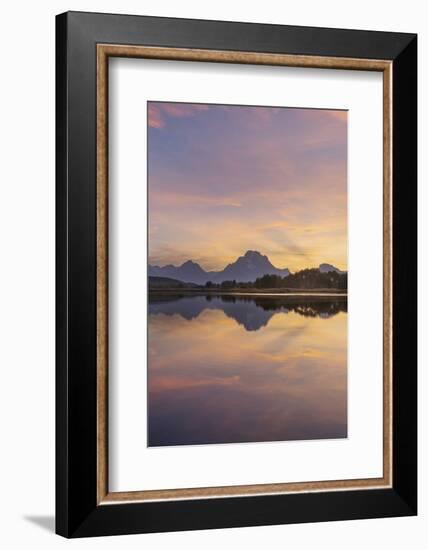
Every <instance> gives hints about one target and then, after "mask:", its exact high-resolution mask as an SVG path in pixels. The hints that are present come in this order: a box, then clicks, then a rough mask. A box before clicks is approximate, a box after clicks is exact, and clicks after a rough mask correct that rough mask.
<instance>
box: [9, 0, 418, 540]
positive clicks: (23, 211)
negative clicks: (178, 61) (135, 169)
mask: <svg viewBox="0 0 428 550" xmlns="http://www.w3.org/2000/svg"><path fill="white" fill-rule="evenodd" d="M423 7H424V6H423V3H422V2H420V1H419V0H408V1H407V2H406V3H405V4H403V3H402V2H393V1H391V0H389V1H388V0H379V1H378V2H372V1H368V0H367V1H363V0H360V1H359V2H354V3H344V2H343V1H342V0H334V1H329V2H319V1H317V0H307V1H306V2H303V3H287V4H285V3H281V2H276V1H275V0H265V1H264V2H262V3H260V2H259V3H255V2H254V3H249V2H248V0H247V1H244V0H242V1H235V2H230V0H228V1H220V0H218V1H217V2H215V3H208V2H205V3H202V2H198V1H196V0H195V1H186V0H182V1H181V2H176V1H175V0H171V1H166V0H157V1H149V0H146V1H145V2H144V3H142V2H137V1H129V0H122V1H121V2H118V1H109V0H102V1H90V2H77V1H75V0H68V1H67V2H65V1H63V0H58V1H56V2H43V1H42V0H41V1H39V2H37V3H34V2H15V3H11V2H10V3H7V4H5V5H4V6H3V9H2V16H1V19H0V37H1V41H2V54H3V55H2V63H1V68H2V73H1V75H2V79H1V87H0V94H1V101H0V139H1V152H2V155H1V162H0V192H1V198H0V252H1V256H0V257H1V260H2V263H1V270H0V330H1V336H2V337H1V345H0V365H1V371H0V372H1V377H2V379H1V383H0V409H1V410H0V423H1V426H0V434H1V455H0V456H1V458H0V463H1V468H0V490H1V497H0V525H1V529H0V544H1V545H2V546H3V547H4V548H7V549H15V548H16V549H20V548H28V547H31V548H39V547H40V548H43V549H45V548H46V549H50V548H58V547H64V546H65V545H68V546H69V545H72V546H73V547H74V548H92V547H93V548H103V549H104V548H118V547H120V548H124V549H127V548H141V547H142V546H143V545H146V547H150V548H151V549H159V548H170V547H174V548H186V550H188V549H190V550H192V549H199V548H201V547H203V548H208V549H210V548H212V549H214V548H218V547H226V548H233V547H238V546H242V547H244V548H254V549H256V548H260V547H262V546H263V547H277V546H281V547H284V546H285V545H287V546H288V547H289V548H296V547H298V548H303V549H304V548H313V547H317V548H324V547H326V548H329V550H336V549H337V550H339V549H340V550H342V549H343V548H344V546H346V548H347V549H360V548H361V547H362V546H367V547H376V546H377V545H382V546H383V547H385V548H388V549H402V548H405V547H407V548H412V549H422V548H425V547H426V533H427V530H428V519H427V510H426V503H427V498H426V497H427V491H428V486H427V477H426V474H425V471H424V469H422V468H421V471H420V488H421V494H420V515H419V517H417V518H400V519H390V520H370V521H355V522H338V523H323V524H302V525H290V526H276V527H258V528H246V529H232V530H217V531H210V532H207V531H205V532H202V531H201V532H193V533H168V534H162V535H144V536H128V537H112V538H104V539H90V540H76V541H71V542H67V541H66V540H64V539H61V538H59V537H56V536H54V535H53V534H52V529H53V519H52V517H53V512H54V435H53V434H54V162H53V159H54V15H55V14H56V13H59V12H61V11H65V10H67V9H75V10H85V9H86V10H92V11H110V12H117V13H120V12H122V13H135V14H138V13H141V14H143V13H144V14H147V15H164V16H176V17H201V18H210V19H229V20H237V21H239V20H245V21H254V22H265V23H282V24H291V25H314V26H326V27H328V26H330V27H345V28H361V29H364V28H370V29H377V30H389V31H403V32H419V33H420V41H419V59H420V62H419V69H420V73H419V83H420V86H421V87H422V86H423V85H424V84H425V83H426V56H427V53H428V52H427V43H426V36H427V31H428V19H427V17H426V14H425V13H424V12H423ZM424 65H425V66H424ZM425 95H426V94H425ZM420 97H422V91H421V92H420ZM419 114H420V142H419V152H420V154H419V158H420V163H421V166H420V171H419V181H420V206H419V208H420V214H422V209H424V211H425V212H426V209H427V207H428V204H427V194H426V191H425V190H424V189H423V188H422V182H423V181H424V179H425V176H426V170H425V163H424V159H423V154H422V153H423V151H426V147H427V145H426V142H425V139H424V138H425V135H426V123H427V118H426V108H425V106H424V105H423V104H422V102H421V105H420V111H419ZM420 229H421V231H423V234H422V233H421V239H420V241H419V248H420V251H421V253H422V250H423V248H424V246H425V248H426V244H425V236H426V223H425V222H424V220H423V219H422V215H420ZM424 263H425V255H424V256H421V260H420V263H419V266H420V267H419V269H420V273H419V275H420V278H419V279H420V281H422V280H423V278H424V276H425V278H426V276H427V275H426V272H425V266H424ZM420 298H421V307H420V311H421V313H420V317H421V321H422V317H425V315H424V314H423V309H424V306H425V309H426V307H427V306H428V304H427V303H426V294H425V292H424V291H423V290H422V289H421V291H420ZM423 320H425V319H423ZM423 328H424V326H423V325H422V323H421V324H420V329H419V333H420V352H421V357H420V364H421V366H423V364H424V359H426V347H425V346H424V344H423V342H422V331H423ZM422 354H423V355H422ZM425 362H426V361H425ZM419 380H420V386H419V392H420V413H421V422H420V424H419V432H420V437H421V439H420V446H419V448H420V464H421V465H422V464H423V462H424V461H425V462H426V452H425V450H426V438H422V435H423V432H424V431H425V434H426V424H425V420H426V414H427V406H426V401H425V402H424V400H423V399H422V397H423V396H426V395H427V393H426V392H427V390H428V387H427V377H426V375H425V373H424V372H423V368H421V369H420V379H419Z"/></svg>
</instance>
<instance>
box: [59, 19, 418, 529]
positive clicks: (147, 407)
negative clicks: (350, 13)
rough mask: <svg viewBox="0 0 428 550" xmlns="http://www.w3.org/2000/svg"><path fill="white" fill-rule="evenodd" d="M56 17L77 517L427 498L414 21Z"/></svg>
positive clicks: (87, 525)
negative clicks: (421, 463)
mask: <svg viewBox="0 0 428 550" xmlns="http://www.w3.org/2000/svg"><path fill="white" fill-rule="evenodd" d="M56 24H57V33H56V35H57V43H56V48H57V61H56V70H57V77H56V78H57V81H56V87H57V88H56V91H57V105H56V114H57V142H56V143H57V149H56V156H57V227H56V237H57V277H56V284H57V372H56V380H57V383H56V393H57V409H56V426H57V428H56V441H57V443H56V445H57V450H56V452H57V455H56V461H57V474H56V476H57V480H56V486H57V494H56V522H57V523H56V524H57V533H58V534H60V535H62V536H65V537H85V536H97V535H115V534H126V533H146V532H157V531H175V530H188V529H207V528H220V527H239V526H250V525H268V524H279V523H297V522H314V521H333V520H344V519H361V518H373V517H393V516H406V515H414V514H416V510H417V472H416V458H417V448H416V433H417V418H416V410H417V408H416V396H417V391H416V390H417V387H416V150H417V147H416V137H417V136H416V67H417V64H416V55H417V39H416V35H413V34H401V33H384V32H373V31H356V30H340V29H325V28H309V27H289V26H277V25H259V24H247V23H232V22H218V21H201V20H185V19H169V18H156V17H140V16H123V15H109V14H95V13H78V12H68V13H65V14H61V15H59V16H57V21H56Z"/></svg>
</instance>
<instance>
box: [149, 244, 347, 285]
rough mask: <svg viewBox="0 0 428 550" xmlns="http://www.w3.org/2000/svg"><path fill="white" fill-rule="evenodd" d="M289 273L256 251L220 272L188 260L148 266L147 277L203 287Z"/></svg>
mask: <svg viewBox="0 0 428 550" xmlns="http://www.w3.org/2000/svg"><path fill="white" fill-rule="evenodd" d="M319 270H320V271H321V272H322V273H328V272H329V271H336V272H337V273H342V272H341V271H340V270H339V269H337V268H336V267H334V266H333V265H330V264H321V265H320V266H319ZM289 274H290V271H289V270H288V269H287V268H284V269H280V268H277V267H275V266H274V265H273V264H272V263H271V262H270V260H269V258H268V257H267V256H264V255H263V254H261V253H260V252H257V251H256V250H247V252H246V253H245V254H244V255H243V256H240V257H239V258H238V259H237V260H236V261H235V262H233V263H231V264H228V265H227V266H226V267H225V268H224V269H223V270H222V271H205V270H204V269H202V267H201V266H200V265H199V264H197V263H196V262H193V261H192V260H188V261H187V262H184V263H183V264H182V265H180V266H174V265H165V266H163V267H160V266H158V265H150V264H149V276H151V277H168V278H171V279H177V280H179V281H183V282H187V283H195V284H198V285H204V284H205V283H207V282H208V281H211V282H213V283H222V282H223V281H233V280H235V281H237V282H254V281H255V280H256V279H258V278H259V277H262V276H263V275H279V276H280V277H288V275H289Z"/></svg>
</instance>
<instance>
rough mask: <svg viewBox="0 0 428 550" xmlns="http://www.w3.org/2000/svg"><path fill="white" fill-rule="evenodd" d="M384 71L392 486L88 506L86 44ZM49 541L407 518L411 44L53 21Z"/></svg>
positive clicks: (412, 508)
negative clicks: (380, 66)
mask: <svg viewBox="0 0 428 550" xmlns="http://www.w3.org/2000/svg"><path fill="white" fill-rule="evenodd" d="M99 43H103V44H123V45H146V46H162V47H171V48H196V49H204V50H210V49H212V50H226V51H229V50H231V51H251V52H260V53H282V54H292V55H306V56H321V57H322V56H334V57H346V58H356V59H373V60H379V59H380V60H390V61H392V63H393V65H392V68H393V70H392V79H393V82H392V92H393V109H392V127H393V134H392V135H393V139H392V159H393V163H392V177H393V194H392V203H393V204H392V206H393V208H392V216H393V224H392V262H393V263H392V266H393V267H392V276H393V291H392V293H393V295H392V297H393V300H392V302H393V308H392V334H393V336H392V362H393V377H392V381H393V383H392V399H393V428H392V430H393V457H392V464H393V482H392V487H391V488H383V489H361V490H338V491H325V492H323V491H321V492H312V493H311V492H308V493H295V494H276V495H263V496H244V497H226V498H205V499H204V498H201V499H192V500H182V501H177V500H169V501H161V502H129V503H120V504H115V503H110V504H108V505H106V506H100V505H97V416H96V415H97V373H96V356H97V349H96V324H97V316H96V271H97V257H96V236H97V235H96V233H97V229H96V170H97V143H96V135H97V132H96V125H97V120H96V107H97V105H96V71H97V67H96V46H97V44H99ZM56 97H57V102H56V133H57V137H56V159H57V160H56V212H57V215H56V532H57V533H58V534H60V535H62V536H65V537H86V536H99V535H116V534H127V533H148V532H161V531H177V530H192V529H209V528H222V527H223V528H224V527H240V526H252V525H273V524H284V523H301V522H319V521H335V520H345V519H362V518H374V517H393V516H410V515H415V514H416V513H417V437H416V436H417V400H416V397H417V372H416V365H417V351H416V350H417V341H416V340H417V331H416V324H417V301H416V300H417V295H416V292H417V290H416V288H417V225H416V224H417V204H416V203H417V188H416V180H417V168H416V167H417V106H416V99H417V36H416V35H414V34H404V33H387V32H372V31H355V30H342V29H327V28H310V27H294V26H279V25H265V24H248V23H234V22H223V21H202V20H189V19H172V18H157V17H143V16H125V15H111V14H96V13H81V12H68V13H64V14H61V15H58V16H57V18H56Z"/></svg>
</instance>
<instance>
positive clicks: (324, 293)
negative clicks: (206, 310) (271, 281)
mask: <svg viewBox="0 0 428 550" xmlns="http://www.w3.org/2000/svg"><path fill="white" fill-rule="evenodd" d="M159 294H161V295H168V294H180V295H186V294H187V295H204V296H206V295H213V296H222V295H226V296H227V295H229V296H254V297H263V296H266V297H281V298H287V297H289V298H296V297H298V298H302V297H303V298H342V299H343V298H346V299H347V298H348V292H347V291H341V290H339V289H318V288H316V289H285V288H284V289H278V288H266V289H261V288H258V289H250V288H248V289H245V288H242V289H213V288H207V289H205V288H156V289H155V288H151V289H150V288H149V296H150V295H159Z"/></svg>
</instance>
